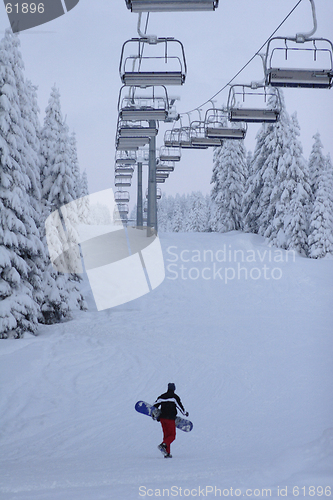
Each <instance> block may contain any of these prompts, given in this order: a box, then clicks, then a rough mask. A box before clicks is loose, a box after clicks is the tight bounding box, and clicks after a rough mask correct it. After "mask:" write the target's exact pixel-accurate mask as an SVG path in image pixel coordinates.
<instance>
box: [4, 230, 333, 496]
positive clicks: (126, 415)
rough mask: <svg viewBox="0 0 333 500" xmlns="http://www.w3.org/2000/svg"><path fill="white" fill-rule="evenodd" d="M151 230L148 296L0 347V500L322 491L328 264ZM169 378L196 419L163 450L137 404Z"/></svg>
mask: <svg viewBox="0 0 333 500" xmlns="http://www.w3.org/2000/svg"><path fill="white" fill-rule="evenodd" d="M160 238H161V243H162V246H163V251H164V257H165V264H166V279H165V281H164V282H163V284H162V285H161V286H159V287H158V288H157V289H156V290H154V291H153V292H151V293H150V294H148V295H146V296H144V297H141V298H140V299H137V300H135V301H133V302H130V303H128V304H125V305H122V306H119V307H116V308H113V309H108V310H106V311H103V312H99V313H98V312H97V311H96V308H95V306H94V303H93V299H92V297H91V295H90V296H88V302H89V305H90V309H89V311H88V312H86V313H77V314H76V316H75V318H74V320H73V321H70V322H67V323H63V324H60V325H53V326H45V327H41V328H40V334H39V336H38V337H32V336H30V335H26V337H25V338H24V339H22V340H7V341H2V342H1V344H0V356H1V358H0V363H1V371H0V387H1V389H0V392H1V398H0V422H1V426H0V471H1V473H0V498H1V500H100V499H103V500H104V499H105V500H118V499H119V500H127V499H131V500H132V499H139V498H156V497H158V496H160V497H164V498H167V497H168V496H169V497H171V498H172V497H173V498H178V497H189V498H194V497H199V498H200V497H207V498H219V497H220V494H221V497H226V496H227V495H228V496H243V497H252V498H253V497H255V498H266V497H271V498H280V497H286V498H289V499H291V498H296V495H297V493H298V494H299V495H298V497H299V498H317V497H319V496H322V497H328V496H331V493H332V491H333V418H332V415H333V411H332V410H333V403H332V393H333V361H332V347H333V336H332V330H333V329H332V325H333V307H332V283H333V260H329V259H323V260H318V261H317V260H310V259H305V258H302V257H300V256H295V258H294V256H293V255H292V253H288V254H287V253H286V252H284V251H281V250H276V249H273V248H269V247H268V246H267V245H266V244H265V242H264V240H263V239H262V238H260V237H259V236H254V235H250V234H242V233H237V232H231V233H227V234H204V233H184V234H162V235H161V236H160ZM234 251H237V252H236V253H234ZM224 258H225V259H226V262H225V261H223V259H224ZM191 259H192V260H191ZM200 260H201V262H200ZM204 260H205V261H204ZM242 260H244V262H242ZM181 266H183V267H181ZM227 269H228V270H227ZM246 273H247V279H246ZM225 278H227V280H226V279H225ZM226 281H227V282H226ZM85 287H86V288H87V290H88V284H87V283H86V284H85ZM168 382H175V384H176V387H177V391H176V392H177V393H178V394H179V395H180V397H181V398H182V401H183V403H184V405H185V408H186V409H187V410H188V411H189V412H190V419H191V420H192V421H193V423H194V428H193V431H192V432H191V433H184V432H181V431H178V433H177V439H176V441H175V443H173V444H172V446H171V451H172V453H173V458H172V459H171V460H165V459H164V458H163V457H162V455H161V453H160V452H159V451H158V450H157V444H159V443H160V442H161V437H162V435H161V428H160V425H159V424H158V423H157V422H153V421H152V420H151V419H149V418H148V417H146V416H143V415H141V414H139V413H137V412H135V410H134V404H135V403H136V401H138V400H140V399H143V400H146V401H148V402H154V400H155V399H156V397H157V396H158V395H159V394H161V393H162V392H164V391H165V390H166V386H167V383H168ZM311 487H312V488H311ZM313 487H314V489H313ZM215 488H216V491H215ZM263 488H265V489H266V491H262V489H263ZM286 488H287V491H286ZM293 488H294V489H293ZM297 488H298V489H297ZM321 488H322V489H321ZM325 488H326V489H325ZM330 488H331V489H330Z"/></svg>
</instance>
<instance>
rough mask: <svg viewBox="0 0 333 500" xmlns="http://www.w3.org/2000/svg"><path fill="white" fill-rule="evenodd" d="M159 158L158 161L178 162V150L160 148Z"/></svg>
mask: <svg viewBox="0 0 333 500" xmlns="http://www.w3.org/2000/svg"><path fill="white" fill-rule="evenodd" d="M159 157H160V161H180V158H181V152H180V148H167V147H165V146H162V147H161V148H160V155H159Z"/></svg>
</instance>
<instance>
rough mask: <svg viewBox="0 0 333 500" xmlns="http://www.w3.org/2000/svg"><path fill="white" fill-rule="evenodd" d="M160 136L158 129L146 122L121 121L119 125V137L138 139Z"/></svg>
mask: <svg viewBox="0 0 333 500" xmlns="http://www.w3.org/2000/svg"><path fill="white" fill-rule="evenodd" d="M157 134H158V128H157V127H156V126H151V125H150V124H148V125H147V124H146V125H145V122H142V121H141V122H129V121H120V122H119V124H118V137H120V138H126V137H129V138H136V137H145V138H147V137H148V138H150V137H155V136H156V135H157Z"/></svg>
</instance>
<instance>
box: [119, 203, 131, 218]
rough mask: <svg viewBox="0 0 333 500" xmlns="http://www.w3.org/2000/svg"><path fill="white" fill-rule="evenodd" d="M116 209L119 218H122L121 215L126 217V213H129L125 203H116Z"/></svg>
mask: <svg viewBox="0 0 333 500" xmlns="http://www.w3.org/2000/svg"><path fill="white" fill-rule="evenodd" d="M117 208H118V212H119V215H120V216H122V215H124V216H125V215H126V216H127V214H128V212H129V209H128V205H127V203H118V204H117Z"/></svg>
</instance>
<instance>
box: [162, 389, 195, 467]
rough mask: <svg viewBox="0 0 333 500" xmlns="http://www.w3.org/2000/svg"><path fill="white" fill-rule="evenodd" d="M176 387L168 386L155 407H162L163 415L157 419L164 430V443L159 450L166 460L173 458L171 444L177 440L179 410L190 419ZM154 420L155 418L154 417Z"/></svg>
mask: <svg viewBox="0 0 333 500" xmlns="http://www.w3.org/2000/svg"><path fill="white" fill-rule="evenodd" d="M175 390H176V386H175V384H173V383H170V384H168V390H167V392H165V393H164V394H161V396H159V397H158V398H157V399H156V401H155V403H154V406H155V408H158V407H159V406H161V413H160V415H159V416H158V417H157V419H158V420H159V421H160V422H161V425H162V429H163V441H162V443H161V444H159V445H158V449H159V450H160V451H161V452H162V453H163V454H164V457H165V458H172V455H171V454H170V444H171V443H172V442H173V441H174V440H175V439H176V424H175V419H176V416H177V408H178V409H179V410H180V411H181V413H182V414H183V415H185V416H186V417H188V415H189V414H188V412H187V411H185V408H184V406H183V405H182V402H181V400H180V397H179V396H178V395H177V394H175ZM153 418H154V417H153Z"/></svg>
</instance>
